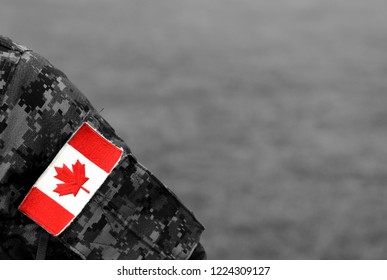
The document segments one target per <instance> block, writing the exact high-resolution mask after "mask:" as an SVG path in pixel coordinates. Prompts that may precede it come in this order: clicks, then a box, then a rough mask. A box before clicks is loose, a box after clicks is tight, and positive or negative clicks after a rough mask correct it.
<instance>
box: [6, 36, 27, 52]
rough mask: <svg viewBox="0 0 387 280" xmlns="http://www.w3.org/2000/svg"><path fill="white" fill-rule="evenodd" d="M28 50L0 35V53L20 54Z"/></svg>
mask: <svg viewBox="0 0 387 280" xmlns="http://www.w3.org/2000/svg"><path fill="white" fill-rule="evenodd" d="M28 50H30V49H29V48H27V47H25V46H23V45H20V44H18V43H16V42H15V41H13V40H12V39H11V38H9V37H6V36H3V35H0V51H2V52H18V53H20V54H22V53H24V52H26V51H28Z"/></svg>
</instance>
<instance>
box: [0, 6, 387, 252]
mask: <svg viewBox="0 0 387 280" xmlns="http://www.w3.org/2000/svg"><path fill="white" fill-rule="evenodd" d="M0 33H1V34H3V35H7V36H9V37H12V38H13V39H14V40H16V41H18V42H20V43H22V44H25V45H28V46H29V47H31V48H32V49H33V50H35V51H36V52H38V53H40V54H42V55H43V56H45V57H46V58H48V59H49V60H50V61H51V62H52V63H53V64H54V65H55V66H57V67H58V68H60V69H61V70H62V71H64V72H65V73H66V74H67V75H68V77H69V78H70V79H71V80H72V81H73V83H74V84H75V85H76V86H77V87H78V88H80V89H81V91H82V92H83V93H84V94H85V95H86V96H87V97H88V98H89V99H90V101H91V102H92V103H93V104H94V106H95V107H96V108H97V109H98V110H102V108H103V111H102V115H103V116H104V117H105V118H106V119H107V120H108V121H109V122H110V123H111V124H112V126H113V127H114V128H115V129H116V131H117V133H118V134H119V135H120V136H121V137H122V138H124V139H125V141H126V142H127V143H128V145H129V146H130V147H131V149H132V150H133V152H134V154H135V155H136V156H137V157H138V159H139V160H140V161H141V162H142V163H143V164H144V165H145V166H147V167H148V168H149V169H150V170H151V171H153V173H155V174H156V175H157V176H158V177H159V178H160V179H161V181H163V182H164V183H165V184H167V185H168V186H169V187H170V188H171V189H172V190H173V191H174V192H175V193H176V194H177V195H178V196H179V197H180V198H181V199H182V200H183V201H184V202H185V203H186V204H187V205H188V207H189V208H191V209H192V210H193V211H194V213H195V215H196V216H197V217H198V219H199V220H200V221H202V222H203V224H204V225H205V226H206V231H205V232H204V234H203V239H202V241H203V244H204V246H205V247H206V249H207V252H208V256H209V258H210V259H385V258H387V221H386V220H387V205H386V202H387V109H386V107H387V77H386V75H387V2H386V1H384V0H369V1H361V0H341V1H340V0H335V1H333V0H273V1H264V0H233V1H232V0H192V1H189V0H164V1H158V0H146V1H144V0H133V1H126V0H109V1H101V0H67V1H53V0H35V1H21V0H3V1H1V3H0Z"/></svg>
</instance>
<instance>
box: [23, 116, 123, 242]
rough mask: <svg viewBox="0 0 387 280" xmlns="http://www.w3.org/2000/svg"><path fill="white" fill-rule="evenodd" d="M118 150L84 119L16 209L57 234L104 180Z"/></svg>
mask: <svg viewBox="0 0 387 280" xmlns="http://www.w3.org/2000/svg"><path fill="white" fill-rule="evenodd" d="M122 153H123V151H122V149H121V148H118V147H117V146H115V145H114V144H113V143H111V142H110V141H108V140H107V139H106V138H104V137H103V136H102V135H101V134H99V133H98V132H97V131H96V130H95V129H94V128H92V127H91V126H90V125H89V124H87V123H84V124H83V125H82V126H81V127H80V128H79V129H78V130H77V131H76V132H75V133H74V134H73V136H72V137H71V138H70V140H69V141H68V142H67V143H66V144H65V145H64V146H63V147H62V149H61V150H60V151H59V152H58V154H57V155H56V157H55V158H54V160H53V161H52V162H51V164H50V165H49V166H48V167H47V169H46V170H45V171H44V172H43V174H42V175H41V176H40V177H39V179H38V180H37V181H36V183H35V185H34V186H33V187H32V188H31V190H30V191H29V193H28V194H27V196H26V197H25V198H24V200H23V202H22V203H21V205H20V206H19V210H20V211H21V212H23V213H24V214H26V215H27V216H28V217H30V218H31V219H32V220H34V221H35V222H36V223H38V224H39V225H41V226H42V227H43V228H44V229H45V230H47V231H48V232H49V233H51V234H52V235H58V234H60V233H61V232H62V231H63V230H64V229H65V228H66V227H67V226H68V225H69V224H70V223H71V222H72V221H73V220H74V218H75V217H76V216H77V215H78V214H79V213H80V212H81V211H82V209H83V208H84V207H85V205H86V204H87V203H88V202H89V200H90V199H91V197H92V196H93V195H94V194H95V192H96V191H97V190H98V188H99V187H100V186H101V185H102V183H103V182H104V181H105V180H106V178H107V177H108V176H109V174H110V172H111V171H112V169H113V168H114V167H115V166H116V165H117V163H118V162H119V160H120V158H121V156H122Z"/></svg>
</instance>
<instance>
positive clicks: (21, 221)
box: [0, 36, 205, 259]
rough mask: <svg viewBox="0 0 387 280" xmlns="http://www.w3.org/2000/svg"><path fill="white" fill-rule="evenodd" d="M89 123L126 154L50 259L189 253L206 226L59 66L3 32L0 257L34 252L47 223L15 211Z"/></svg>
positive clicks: (199, 252)
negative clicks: (138, 157)
mask: <svg viewBox="0 0 387 280" xmlns="http://www.w3.org/2000/svg"><path fill="white" fill-rule="evenodd" d="M84 122H89V123H90V124H92V126H93V127H95V128H96V129H97V130H98V131H99V132H100V133H102V134H103V135H104V136H105V137H106V138H107V139H109V140H110V141H111V142H113V143H114V144H115V145H116V146H118V147H122V148H123V149H124V154H123V157H122V159H121V161H120V162H119V164H118V165H117V166H116V168H115V169H114V170H113V171H112V173H111V175H110V176H109V177H108V178H107V180H106V181H105V182H104V184H103V185H102V186H101V187H100V189H99V190H98V191H97V193H96V194H95V195H94V196H93V198H92V199H91V200H90V202H89V203H88V204H87V205H86V206H85V208H84V209H83V210H82V212H81V214H79V216H77V217H76V218H75V220H74V221H73V222H72V223H71V225H70V226H69V227H68V228H66V229H65V230H64V231H63V233H61V234H60V235H59V236H58V237H56V238H54V237H51V239H50V241H49V244H48V251H47V256H46V258H48V259H78V258H83V259H187V258H189V257H190V256H191V254H192V252H193V251H194V250H195V248H196V251H195V253H194V254H195V255H196V256H197V257H199V258H203V257H204V256H205V253H204V250H203V249H202V247H201V245H200V243H199V239H200V235H201V233H202V231H203V229H204V228H203V226H202V225H201V224H200V223H199V222H198V221H197V220H196V218H195V217H194V216H193V214H192V213H191V212H190V211H189V210H188V209H187V208H186V207H184V206H183V204H182V203H181V202H180V201H179V200H178V199H177V198H176V196H175V195H174V194H173V193H172V192H171V191H170V190H169V189H168V188H167V187H165V186H164V185H163V184H162V183H161V182H160V181H159V180H158V179H157V178H156V177H155V176H154V175H153V174H152V173H151V172H149V171H148V170H147V169H146V168H144V167H143V166H142V165H141V164H139V163H138V161H137V160H136V158H135V157H134V156H133V154H132V153H131V151H130V149H129V148H128V147H127V145H126V144H125V143H124V142H123V141H122V140H121V139H120V138H119V137H118V136H117V135H116V134H115V132H114V130H113V129H112V128H111V127H110V125H109V124H108V123H107V122H106V121H105V120H104V119H103V118H102V117H101V116H100V115H99V114H98V112H97V111H96V110H95V109H94V108H93V107H92V105H91V104H90V103H89V102H88V100H87V99H86V98H85V97H84V96H83V95H82V94H81V93H80V91H79V90H78V89H77V88H76V87H75V86H74V85H73V84H72V83H71V82H70V81H69V80H68V79H67V77H66V76H65V75H64V74H63V73H62V72H61V71H59V70H58V69H56V68H54V67H53V66H52V65H51V64H50V63H49V62H48V61H47V60H45V59H44V58H43V57H41V56H39V55H38V54H36V53H34V52H32V51H31V50H28V49H27V48H25V47H22V46H20V45H17V44H16V43H14V42H12V41H11V40H10V39H8V38H6V37H1V36H0V240H1V246H0V258H3V259H5V258H11V259H33V258H35V255H36V251H37V247H38V239H39V235H40V234H41V232H42V231H43V229H42V228H41V227H40V226H38V225H37V224H35V223H34V222H33V221H32V220H30V219H29V218H28V217H26V216H24V215H23V214H22V213H21V212H19V211H18V206H19V205H20V203H21V201H22V200H23V198H24V197H25V196H26V194H27V193H28V191H29V190H30V188H31V187H32V185H33V184H34V183H35V181H36V180H37V179H38V177H39V176H40V175H41V174H42V172H43V171H44V170H45V169H46V167H47V166H48V165H49V163H50V162H51V161H52V159H53V158H54V157H55V155H56V154H57V152H58V151H59V150H60V148H61V147H62V146H63V145H64V143H65V142H66V141H67V140H68V139H69V138H70V136H71V135H72V133H73V132H74V131H75V130H76V129H77V128H78V127H79V126H80V125H81V124H82V123H84Z"/></svg>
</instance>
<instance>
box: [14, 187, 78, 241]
mask: <svg viewBox="0 0 387 280" xmlns="http://www.w3.org/2000/svg"><path fill="white" fill-rule="evenodd" d="M19 210H20V211H22V212H23V213H24V214H26V215H27V216H29V217H30V218H31V219H33V220H34V221H35V222H36V223H38V224H40V225H42V226H43V225H44V226H43V227H44V228H45V229H46V230H47V231H48V232H49V233H51V234H52V235H58V234H59V233H60V232H61V231H62V229H63V225H67V224H69V223H70V222H71V221H72V220H73V219H74V215H73V214H71V213H70V212H69V211H67V210H66V209H65V208H64V207H62V206H61V205H60V204H58V203H57V202H56V201H55V200H53V199H52V198H50V197H49V196H48V195H46V194H45V193H44V192H42V191H41V190H39V189H38V188H36V187H32V189H31V191H30V192H29V193H28V195H27V196H26V198H25V200H24V201H23V203H22V204H21V205H20V207H19Z"/></svg>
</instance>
